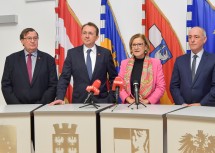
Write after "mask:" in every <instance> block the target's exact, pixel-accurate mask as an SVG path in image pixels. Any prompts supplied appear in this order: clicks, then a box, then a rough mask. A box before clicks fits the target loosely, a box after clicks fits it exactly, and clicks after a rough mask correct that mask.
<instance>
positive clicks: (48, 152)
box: [34, 104, 111, 153]
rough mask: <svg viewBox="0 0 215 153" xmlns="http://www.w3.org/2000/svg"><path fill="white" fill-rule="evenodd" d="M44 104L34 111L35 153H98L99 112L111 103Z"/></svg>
mask: <svg viewBox="0 0 215 153" xmlns="http://www.w3.org/2000/svg"><path fill="white" fill-rule="evenodd" d="M80 106H83V104H66V105H55V106H48V105H45V106H43V107H41V108H40V109H38V110H36V111H35V112H34V120H35V153H97V152H98V153H99V152H100V151H99V150H100V148H99V142H100V140H99V138H100V136H99V135H98V132H97V130H98V129H99V127H98V126H99V125H100V124H99V117H98V116H99V115H98V113H99V112H100V111H102V110H104V109H106V108H108V107H110V106H111V104H99V106H100V107H98V109H96V108H95V107H94V106H93V105H90V106H87V107H83V108H79V107H80Z"/></svg>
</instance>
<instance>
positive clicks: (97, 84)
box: [92, 80, 101, 89]
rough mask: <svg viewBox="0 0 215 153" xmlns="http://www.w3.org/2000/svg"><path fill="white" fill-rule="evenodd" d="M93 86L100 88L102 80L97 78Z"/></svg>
mask: <svg viewBox="0 0 215 153" xmlns="http://www.w3.org/2000/svg"><path fill="white" fill-rule="evenodd" d="M92 86H93V87H95V88H97V89H99V88H100V86H101V81H100V80H95V81H94V82H93V84H92Z"/></svg>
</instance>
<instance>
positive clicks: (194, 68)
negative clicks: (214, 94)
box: [191, 55, 198, 82]
mask: <svg viewBox="0 0 215 153" xmlns="http://www.w3.org/2000/svg"><path fill="white" fill-rule="evenodd" d="M197 57H198V56H197V55H194V56H193V62H192V69H191V71H192V82H193V80H194V77H195V74H196V58H197Z"/></svg>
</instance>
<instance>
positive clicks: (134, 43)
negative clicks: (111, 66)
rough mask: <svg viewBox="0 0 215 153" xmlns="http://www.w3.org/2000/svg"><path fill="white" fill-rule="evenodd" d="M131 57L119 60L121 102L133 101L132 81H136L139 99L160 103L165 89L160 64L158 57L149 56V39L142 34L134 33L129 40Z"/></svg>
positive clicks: (147, 102)
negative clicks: (121, 81) (121, 87)
mask: <svg viewBox="0 0 215 153" xmlns="http://www.w3.org/2000/svg"><path fill="white" fill-rule="evenodd" d="M129 47H130V50H131V54H132V57H131V58H129V59H125V60H123V61H122V62H121V66H120V72H119V76H120V77H121V78H122V79H123V80H124V88H123V89H122V91H120V98H121V100H122V103H133V102H135V98H134V96H133V95H134V91H133V90H134V89H133V83H134V82H138V84H139V85H140V86H139V101H140V102H141V103H144V104H157V103H160V98H161V97H162V96H163V94H164V91H165V81H164V75H163V69H162V64H161V62H160V60H159V59H155V58H150V57H149V56H148V55H147V53H148V51H149V41H148V40H147V38H146V37H145V35H143V34H135V35H134V36H132V37H131V39H130V42H129Z"/></svg>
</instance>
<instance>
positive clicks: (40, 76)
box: [1, 28, 57, 104]
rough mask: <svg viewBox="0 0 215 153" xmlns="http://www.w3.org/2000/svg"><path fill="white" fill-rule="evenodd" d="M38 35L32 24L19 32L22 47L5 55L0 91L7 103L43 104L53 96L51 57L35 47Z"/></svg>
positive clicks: (55, 74)
mask: <svg viewBox="0 0 215 153" xmlns="http://www.w3.org/2000/svg"><path fill="white" fill-rule="evenodd" d="M38 39H39V35H38V33H37V32H36V31H35V30H34V29H33V28H26V29H24V30H23V31H22V32H21V34H20V41H21V43H22V45H23V46H24V49H23V50H21V51H18V52H16V53H13V54H11V55H9V56H8V57H7V58H6V61H5V67H4V73H3V76H2V81H1V84H2V93H3V96H4V98H5V101H6V103H7V104H47V103H50V102H51V101H53V100H54V99H55V96H56V86H57V72H56V65H55V60H54V58H53V57H51V56H50V55H49V54H47V53H45V52H42V51H39V50H38Z"/></svg>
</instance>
